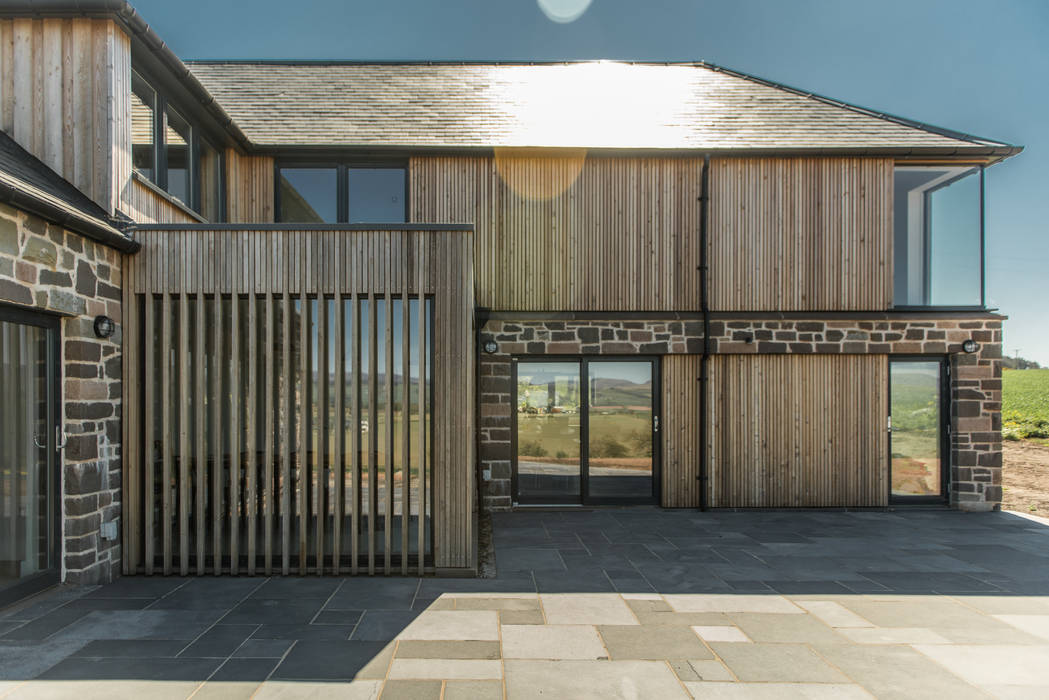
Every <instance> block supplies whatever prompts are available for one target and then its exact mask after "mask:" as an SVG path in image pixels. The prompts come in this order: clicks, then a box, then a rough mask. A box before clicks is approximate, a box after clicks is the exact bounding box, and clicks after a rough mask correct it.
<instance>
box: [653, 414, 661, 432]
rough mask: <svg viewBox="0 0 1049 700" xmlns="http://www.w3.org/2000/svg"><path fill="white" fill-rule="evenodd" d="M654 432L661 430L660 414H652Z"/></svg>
mask: <svg viewBox="0 0 1049 700" xmlns="http://www.w3.org/2000/svg"><path fill="white" fill-rule="evenodd" d="M652 432H654V433H658V432H659V416H652Z"/></svg>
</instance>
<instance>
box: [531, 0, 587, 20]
mask: <svg viewBox="0 0 1049 700" xmlns="http://www.w3.org/2000/svg"><path fill="white" fill-rule="evenodd" d="M592 1H593V0H536V4H537V5H539V9H540V10H542V11H543V14H544V15H546V16H547V18H548V19H549V20H550V21H551V22H557V23H558V24H568V23H569V22H575V21H576V20H577V19H579V18H580V17H582V16H583V13H584V12H586V10H587V8H588V7H590V3H591V2H592Z"/></svg>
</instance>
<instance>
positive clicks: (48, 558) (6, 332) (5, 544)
mask: <svg viewBox="0 0 1049 700" xmlns="http://www.w3.org/2000/svg"><path fill="white" fill-rule="evenodd" d="M57 336H58V321H57V319H55V318H53V317H48V316H40V315H36V314H30V313H28V312H24V311H21V310H15V309H7V308H3V307H0V605H3V604H6V603H9V602H12V601H14V600H17V599H18V598H21V597H23V596H25V595H28V594H30V593H32V592H35V591H36V590H39V589H40V588H43V587H45V586H48V585H51V584H52V583H56V582H57V581H58V560H57V553H56V547H55V544H56V541H57V537H58V536H57V532H58V520H57V514H58V511H57V509H58V502H57V497H56V489H57V485H58V446H57V443H56V440H57V439H58V436H57V434H56V433H57V431H56V425H57V419H58V415H57V402H56V401H55V396H56V391H55V389H56V387H57V383H58V379H57V376H56V375H57V368H58V362H57V353H58V337H57Z"/></svg>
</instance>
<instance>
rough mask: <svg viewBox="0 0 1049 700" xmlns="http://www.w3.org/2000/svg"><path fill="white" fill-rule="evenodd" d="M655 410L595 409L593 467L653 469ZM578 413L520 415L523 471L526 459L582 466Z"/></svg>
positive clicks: (591, 450) (527, 460) (530, 461)
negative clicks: (651, 422)
mask: <svg viewBox="0 0 1049 700" xmlns="http://www.w3.org/2000/svg"><path fill="white" fill-rule="evenodd" d="M650 420H651V412H650V411H648V410H647V409H645V410H631V409H620V410H612V411H608V412H605V411H601V412H596V411H591V415H590V467H591V471H592V472H593V470H594V468H604V469H618V470H637V471H645V472H646V473H647V472H648V471H649V470H650V469H651V464H652V434H651V430H650V427H649V421H650ZM579 422H580V417H579V415H578V414H540V415H536V414H529V413H519V414H518V416H517V454H518V462H519V466H520V468H521V469H522V471H526V470H527V466H526V464H525V463H526V462H529V463H534V464H535V465H536V466H537V467H538V465H544V466H545V467H546V469H544V471H547V472H548V473H549V467H550V466H553V465H563V466H565V467H571V469H572V470H578V467H579V435H580V433H579Z"/></svg>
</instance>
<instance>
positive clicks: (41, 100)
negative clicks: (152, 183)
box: [0, 17, 131, 212]
mask: <svg viewBox="0 0 1049 700" xmlns="http://www.w3.org/2000/svg"><path fill="white" fill-rule="evenodd" d="M130 79H131V42H130V40H129V39H128V37H127V35H126V34H124V32H123V31H122V30H120V29H119V28H118V27H117V26H116V24H115V23H114V22H113V21H112V20H110V19H89V18H84V17H75V18H58V17H49V18H30V17H17V18H5V19H0V128H2V129H3V131H5V132H7V133H8V134H10V135H11V137H12V138H13V139H14V140H15V141H17V142H18V143H19V145H21V146H22V148H24V149H26V150H27V151H29V152H30V153H32V154H33V155H34V156H36V157H37V158H39V159H40V160H42V161H43V162H44V163H45V164H47V165H48V166H49V167H50V168H51V169H52V170H54V171H55V172H57V173H59V174H60V175H62V177H64V178H65V179H66V180H69V181H70V182H71V183H73V184H74V185H75V186H76V187H77V188H78V189H79V190H80V191H81V192H83V193H84V194H86V195H87V196H88V197H90V198H91V199H92V200H93V201H94V202H95V203H96V204H98V205H99V206H101V207H102V208H103V209H105V210H106V211H107V212H113V211H115V210H116V208H117V207H118V204H119V202H120V193H121V192H122V191H123V189H124V186H125V185H126V183H127V179H128V178H129V177H130V175H131V142H130V141H131V127H130V124H131V107H130V101H129V100H130V94H131V85H130Z"/></svg>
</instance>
